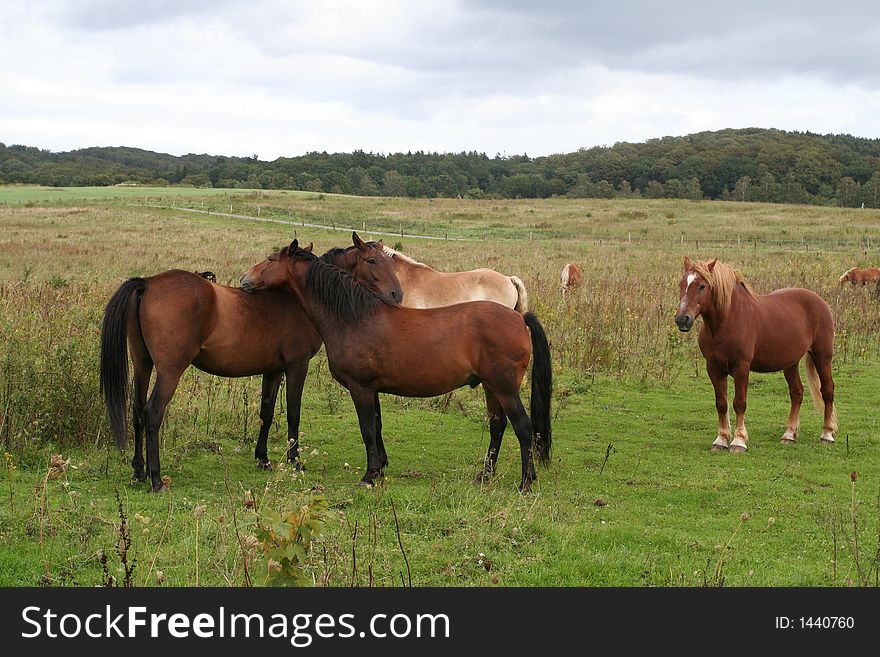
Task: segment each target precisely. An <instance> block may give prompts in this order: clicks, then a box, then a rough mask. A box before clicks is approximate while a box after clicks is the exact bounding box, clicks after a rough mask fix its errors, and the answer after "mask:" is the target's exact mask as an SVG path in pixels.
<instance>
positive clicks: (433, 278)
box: [385, 246, 529, 314]
mask: <svg viewBox="0 0 880 657" xmlns="http://www.w3.org/2000/svg"><path fill="white" fill-rule="evenodd" d="M385 253H387V254H388V255H390V256H391V260H392V261H393V262H394V272H395V273H396V274H397V278H398V279H399V280H400V287H402V288H403V292H404V299H403V305H404V306H406V307H407V308H436V307H438V306H451V305H452V304H454V303H464V302H465V301H495V302H496V303H500V304H501V305H504V306H507V307H508V308H513V309H514V310H516V311H517V312H518V313H520V314H525V313H527V312H528V310H529V297H528V294H527V293H526V286H525V285H524V284H523V282H522V280H520V279H519V278H518V277H516V276H505V275H504V274H501V273H499V272H497V271H495V270H494V269H473V270H471V271H455V272H442V271H437V270H436V269H432V268H431V267H429V266H428V265H426V264H424V263H421V262H417V261H415V260H413V259H412V258H410V257H409V256H407V255H404V254H403V253H401V252H400V251H395V250H394V249H392V248H390V247H387V246H386V247H385Z"/></svg>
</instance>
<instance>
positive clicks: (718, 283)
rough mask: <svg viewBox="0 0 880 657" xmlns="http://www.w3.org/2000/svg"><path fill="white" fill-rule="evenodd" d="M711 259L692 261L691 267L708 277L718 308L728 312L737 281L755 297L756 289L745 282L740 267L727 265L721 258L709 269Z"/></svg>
mask: <svg viewBox="0 0 880 657" xmlns="http://www.w3.org/2000/svg"><path fill="white" fill-rule="evenodd" d="M710 262H712V261H711V260H699V261H697V262H692V263H691V268H692V269H693V270H694V271H695V272H696V273H697V274H699V275H700V276H702V277H703V278H705V279H706V281H707V282H708V283H709V287H710V288H712V291H713V293H714V295H715V305H716V306H717V307H718V310H719V311H721V312H722V313H723V312H727V310H728V309H729V308H730V302H731V299H732V298H733V289H734V288H735V287H736V285H737V283H742V286H743V289H744V290H745V291H746V293H747V294H748V295H749V296H750V297H752V298H753V299H754V298H755V291H754V290H753V289H752V286H751V285H749V284H748V283H746V282H745V280H744V279H743V277H742V274H741V273H740V271H739V269H734V268H733V267H731V266H730V265H726V264H724V263H723V262H721V261H720V260H716V261H715V266H714V267H713V268H712V271H709V263H710Z"/></svg>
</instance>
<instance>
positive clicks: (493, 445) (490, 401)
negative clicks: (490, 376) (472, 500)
mask: <svg viewBox="0 0 880 657" xmlns="http://www.w3.org/2000/svg"><path fill="white" fill-rule="evenodd" d="M483 392H484V393H485V395H486V413H487V415H488V416H489V451H488V452H487V453H486V458H485V459H483V469H482V470H481V471H480V473H479V474H478V475H477V476H476V478H475V479H474V484H475V485H480V484H485V483H487V482H488V481H489V480H490V479H491V478H492V476H493V475H494V474H495V465H496V463H497V462H498V452H499V451H500V450H501V439H502V438H504V429H505V428H507V415H505V413H504V408H503V407H502V406H501V402H499V401H498V398H497V397H496V396H495V394H494V393H492V392H491V391H490V390H489V389H488V388H487V387H486V386H485V385H484V386H483Z"/></svg>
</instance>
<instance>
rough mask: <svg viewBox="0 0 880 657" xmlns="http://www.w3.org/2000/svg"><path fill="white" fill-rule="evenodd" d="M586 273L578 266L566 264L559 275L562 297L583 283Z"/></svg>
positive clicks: (570, 263)
mask: <svg viewBox="0 0 880 657" xmlns="http://www.w3.org/2000/svg"><path fill="white" fill-rule="evenodd" d="M583 274H584V272H583V271H582V270H581V268H580V267H578V266H577V265H576V264H574V263H572V262H569V263H568V264H566V265H565V266H564V267H563V268H562V271H561V272H560V274H559V279H560V285H561V287H562V296H563V297H564V296H565V293H566V292H569V291H571V290H572V289H573V288H575V287H577V286H578V285H580V283H581V278H582V277H583Z"/></svg>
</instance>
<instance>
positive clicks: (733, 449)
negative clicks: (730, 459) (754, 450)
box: [730, 445, 746, 454]
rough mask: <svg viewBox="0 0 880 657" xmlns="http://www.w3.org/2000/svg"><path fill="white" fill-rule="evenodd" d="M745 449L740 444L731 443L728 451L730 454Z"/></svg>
mask: <svg viewBox="0 0 880 657" xmlns="http://www.w3.org/2000/svg"><path fill="white" fill-rule="evenodd" d="M745 451H746V448H745V447H743V446H742V445H731V446H730V453H731V454H743V453H744V452H745Z"/></svg>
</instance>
